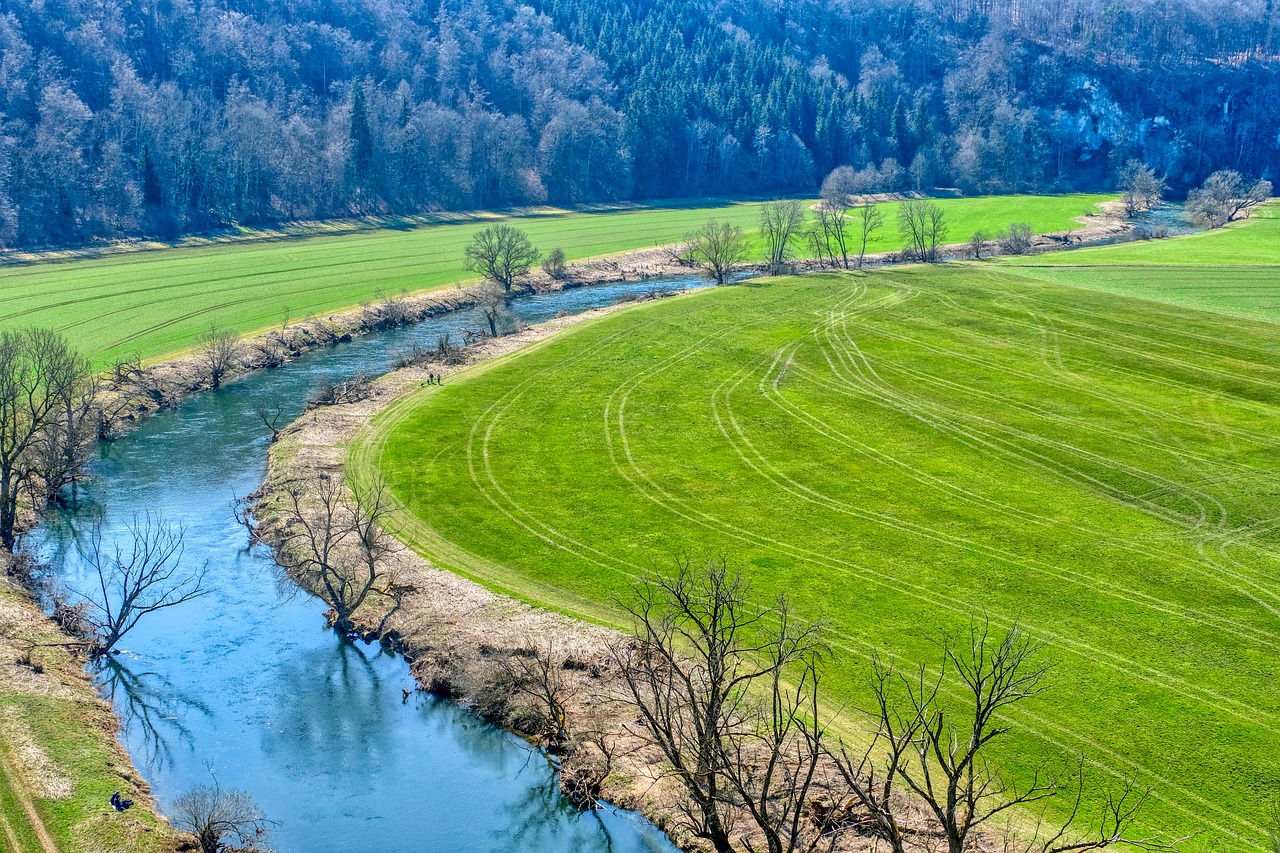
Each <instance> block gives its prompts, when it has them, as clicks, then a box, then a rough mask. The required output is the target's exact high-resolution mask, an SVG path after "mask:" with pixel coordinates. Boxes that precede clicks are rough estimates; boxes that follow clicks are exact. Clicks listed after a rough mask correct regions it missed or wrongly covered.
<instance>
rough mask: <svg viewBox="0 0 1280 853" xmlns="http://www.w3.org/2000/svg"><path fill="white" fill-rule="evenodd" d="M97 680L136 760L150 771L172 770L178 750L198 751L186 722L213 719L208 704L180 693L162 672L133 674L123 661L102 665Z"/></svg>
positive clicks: (113, 660) (192, 733)
mask: <svg viewBox="0 0 1280 853" xmlns="http://www.w3.org/2000/svg"><path fill="white" fill-rule="evenodd" d="M97 666H98V673H97V677H96V679H95V681H96V682H97V684H98V686H99V687H100V688H101V691H102V695H103V697H104V698H106V699H107V701H109V702H110V703H111V704H112V706H113V707H114V708H115V709H116V715H117V716H118V717H119V718H120V722H121V724H122V725H123V726H124V727H125V729H126V730H128V731H129V732H131V733H132V735H133V737H132V738H131V741H132V743H133V744H134V750H135V752H136V754H135V755H134V756H133V758H134V761H135V762H136V763H137V764H139V765H141V766H143V767H146V768H148V769H152V770H154V769H156V768H171V767H173V765H174V752H173V750H174V747H175V746H179V745H180V746H184V747H186V751H188V752H190V751H192V750H194V748H195V745H196V738H195V733H194V732H193V731H192V730H191V728H190V727H189V726H188V725H187V724H186V723H185V722H184V720H186V719H188V718H189V715H192V714H199V715H203V716H204V717H205V718H212V716H213V715H212V713H211V712H210V711H209V707H208V705H206V704H205V703H204V702H202V701H200V699H198V698H196V697H194V696H190V695H187V694H186V693H184V692H183V691H181V690H179V689H178V688H177V687H176V686H175V685H174V684H173V682H171V681H170V680H169V679H167V678H165V677H164V676H163V675H161V674H160V673H158V672H137V673H135V672H133V671H132V670H131V669H130V668H129V667H128V666H126V665H125V664H124V663H122V662H121V661H120V659H119V658H109V659H107V660H105V661H103V662H101V663H99V664H98V665H97Z"/></svg>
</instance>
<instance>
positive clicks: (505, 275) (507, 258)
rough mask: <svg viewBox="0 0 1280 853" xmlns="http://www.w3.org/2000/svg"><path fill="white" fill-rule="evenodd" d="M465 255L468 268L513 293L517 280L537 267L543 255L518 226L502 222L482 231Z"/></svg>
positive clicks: (478, 233) (474, 238)
mask: <svg viewBox="0 0 1280 853" xmlns="http://www.w3.org/2000/svg"><path fill="white" fill-rule="evenodd" d="M463 255H464V260H465V263H466V268H467V269H469V270H471V271H472V272H474V273H478V274H479V275H482V276H484V277H485V278H487V279H489V280H490V281H492V282H496V283H498V284H500V285H502V289H503V290H506V291H509V290H511V287H512V285H514V284H515V280H516V279H517V278H519V277H520V276H522V275H524V274H525V273H527V272H528V271H529V270H530V269H532V268H533V265H534V264H536V263H537V262H538V258H539V257H540V256H541V253H540V252H539V251H538V250H537V249H535V248H534V247H533V243H532V242H530V240H529V235H527V234H525V233H524V232H523V231H521V230H520V229H519V228H516V227H515V226H512V225H507V224H505V223H499V224H497V225H490V226H489V227H488V228H484V229H482V230H480V231H478V232H477V233H476V235H475V236H474V237H473V238H471V243H470V244H469V245H468V246H467V248H466V249H465V250H464V252H463Z"/></svg>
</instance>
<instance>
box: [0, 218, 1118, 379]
mask: <svg viewBox="0 0 1280 853" xmlns="http://www.w3.org/2000/svg"><path fill="white" fill-rule="evenodd" d="M1105 198H1107V196H1085V195H1070V196H1007V197H999V196H993V197H986V198H973V199H944V200H941V201H940V202H939V203H940V204H941V205H942V206H943V207H944V208H945V209H946V211H947V216H948V219H949V223H950V237H949V239H952V240H957V241H958V240H967V239H968V238H969V236H970V235H971V234H972V233H973V232H974V231H975V230H978V229H986V230H988V231H995V230H998V229H999V228H1001V227H1003V226H1004V225H1006V224H1007V223H1008V222H1009V221H1010V220H1011V219H1018V220H1025V221H1027V222H1028V223H1030V224H1031V225H1032V227H1033V228H1034V229H1035V230H1037V231H1040V232H1047V231H1057V230H1065V229H1069V228H1073V227H1076V226H1077V223H1075V222H1074V219H1075V218H1076V217H1078V216H1080V215H1081V214H1083V213H1085V212H1088V211H1090V210H1092V209H1093V206H1094V204H1095V203H1096V202H1098V201H1101V200H1103V199H1105ZM710 218H718V219H721V220H727V221H731V222H734V223H736V224H738V225H740V226H742V228H743V229H744V230H746V231H748V232H749V233H751V234H752V235H754V233H755V229H756V227H757V223H758V218H759V204H757V203H732V202H725V203H719V204H717V203H703V204H702V205H700V206H697V205H695V206H672V205H666V206H664V205H655V206H652V207H643V208H637V209H629V210H621V211H613V212H605V213H581V212H579V213H568V212H563V211H561V212H547V213H543V214H539V215H530V216H524V217H518V218H517V219H515V220H513V221H515V222H516V223H517V224H518V225H519V226H520V227H521V228H524V229H525V230H526V231H528V233H529V235H530V237H531V238H532V239H533V241H534V243H535V244H536V245H537V246H538V247H540V248H541V249H543V250H544V251H545V250H549V249H551V248H553V247H555V246H560V247H562V248H563V249H564V250H565V252H566V254H567V255H568V256H569V258H570V259H582V258H587V257H596V256H601V255H609V254H615V253H618V252H623V251H628V250H634V249H643V248H649V247H652V246H656V245H662V244H667V243H672V242H676V241H678V240H679V239H680V238H681V237H682V236H683V235H684V234H686V233H687V232H689V231H690V230H692V229H694V228H696V227H698V226H699V225H701V224H703V223H704V222H706V221H707V220H708V219H710ZM886 218H887V219H888V220H889V221H888V223H887V224H886V227H885V228H884V229H882V231H881V233H880V235H879V239H878V240H877V242H876V244H875V246H874V247H873V249H874V250H875V251H885V250H890V249H896V248H900V243H901V241H900V238H899V237H898V236H897V233H896V231H895V230H894V221H895V220H894V216H893V214H892V211H888V216H887V217H886ZM491 221H494V218H493V217H484V216H475V217H454V218H453V219H442V221H441V222H440V223H439V224H434V225H426V226H423V227H416V228H407V229H405V230H395V229H381V230H370V231H363V232H358V233H354V234H346V235H339V236H316V237H305V238H288V239H279V240H271V241H256V242H254V241H251V242H241V243H228V244H223V245H214V246H206V247H197V248H179V249H171V250H162V251H155V252H138V253H133V254H123V255H117V256H113V257H106V258H96V259H89V260H72V261H65V262H60V263H40V264H34V265H29V266H11V267H6V268H0V327H4V328H17V327H23V326H48V327H52V328H56V329H58V330H60V331H62V332H65V333H66V334H67V335H68V336H70V337H71V338H72V339H73V341H74V342H75V343H76V345H77V346H78V347H80V349H81V350H82V351H83V352H85V353H86V354H89V355H91V356H93V357H94V358H96V359H98V360H99V361H104V360H106V359H108V358H109V357H111V356H116V355H126V354H130V353H138V354H141V355H142V356H143V357H145V358H154V357H158V356H162V355H166V354H170V353H173V352H177V351H181V350H183V349H186V348H189V347H190V346H192V345H193V344H194V342H195V340H196V338H197V337H198V336H199V334H200V333H201V332H202V331H204V330H206V329H207V328H208V327H209V324H210V323H216V324H218V325H219V326H222V327H224V328H230V329H235V330H237V331H251V330H258V329H265V328H270V327H272V326H275V325H278V324H280V323H281V322H282V321H283V320H284V318H286V317H288V318H292V319H295V320H297V319H301V318H303V317H305V316H306V315H308V314H324V313H326V312H333V311H336V310H338V309H341V308H346V307H350V306H355V305H359V304H360V303H361V302H365V301H369V300H373V299H376V298H377V297H378V295H379V294H384V295H394V294H397V293H400V292H402V291H410V292H417V291H424V290H429V289H432V288H438V287H445V286H449V285H452V284H454V283H457V282H460V281H467V280H470V279H472V278H474V277H473V276H472V274H470V273H468V272H467V271H466V270H464V269H463V268H462V251H463V248H464V247H465V246H466V244H467V242H468V241H469V240H470V239H471V235H472V234H473V233H474V232H475V231H476V230H478V229H479V228H481V227H484V225H485V224H487V223H489V222H491ZM757 251H758V250H757Z"/></svg>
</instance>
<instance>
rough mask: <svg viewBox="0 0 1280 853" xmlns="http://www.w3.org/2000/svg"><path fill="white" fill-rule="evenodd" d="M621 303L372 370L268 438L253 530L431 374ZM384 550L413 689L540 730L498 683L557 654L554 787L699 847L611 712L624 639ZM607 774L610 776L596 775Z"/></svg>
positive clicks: (668, 785) (674, 791)
mask: <svg viewBox="0 0 1280 853" xmlns="http://www.w3.org/2000/svg"><path fill="white" fill-rule="evenodd" d="M691 296H692V294H677V295H676V296H674V297H670V298H691ZM625 307H627V305H625V304H624V305H615V306H610V307H606V308H598V309H594V310H591V311H587V312H585V313H582V314H577V315H573V316H569V317H561V318H556V319H554V320H551V321H549V322H546V323H542V324H538V325H536V326H532V327H529V328H527V329H524V330H521V331H519V332H516V333H514V334H511V335H507V336H505V337H500V338H489V339H485V340H483V341H481V342H478V343H476V344H473V345H471V346H469V347H467V348H466V349H465V351H464V357H465V363H464V364H446V363H443V362H429V363H425V364H422V365H416V366H409V367H404V368H400V369H398V370H395V371H392V372H391V373H388V374H387V375H385V376H383V377H381V378H380V379H378V380H376V381H374V382H373V384H372V386H371V388H370V394H369V396H368V397H367V398H366V399H363V400H359V401H355V402H352V403H347V404H341V405H334V406H321V407H317V408H315V409H312V410H311V411H309V412H308V413H307V414H305V415H303V416H302V417H301V418H299V419H298V420H297V421H295V422H294V423H293V424H291V425H290V426H289V427H287V428H286V429H285V430H284V431H283V432H282V433H281V435H280V438H279V440H278V441H277V442H276V443H275V444H274V445H273V447H272V450H271V456H270V466H269V469H268V475H267V479H266V482H265V483H264V484H263V487H262V489H261V490H260V491H259V492H258V494H257V495H255V499H256V504H255V506H254V514H255V516H256V517H257V518H258V519H259V520H260V523H259V526H258V528H257V537H258V538H259V540H260V541H262V542H263V543H265V544H267V545H269V546H273V547H274V546H276V545H278V544H279V541H280V537H279V533H280V524H281V514H280V511H279V509H278V505H277V501H278V500H279V499H280V496H281V489H282V488H283V487H284V486H285V485H286V484H288V483H290V482H291V481H295V480H298V479H311V478H315V477H317V476H319V475H321V474H327V475H329V476H335V477H337V476H341V475H342V473H343V469H344V465H345V460H346V456H347V453H348V449H349V447H350V445H351V442H352V441H353V440H354V439H355V438H356V436H357V435H359V433H360V432H361V430H362V429H363V428H364V427H365V426H366V425H367V424H368V423H369V421H370V420H371V419H372V418H373V417H375V416H376V415H377V414H378V413H379V412H381V411H383V410H384V409H386V408H387V407H388V406H390V405H391V404H392V403H394V402H395V401H396V400H398V399H400V398H401V397H402V396H403V395H404V394H406V393H410V392H413V391H417V390H419V389H420V388H422V387H424V385H425V383H426V381H427V378H428V375H429V374H436V375H439V376H442V377H443V381H444V382H446V383H447V382H451V381H453V380H454V379H456V378H458V377H459V376H461V375H465V374H466V373H467V372H470V371H474V370H482V369H484V368H485V366H486V365H489V364H492V363H496V362H497V361H498V360H501V359H503V358H506V357H509V356H512V355H515V354H517V353H520V352H524V351H527V350H528V349H529V348H531V347H536V346H538V345H540V344H542V343H545V342H547V341H549V340H551V339H553V338H555V337H556V336H557V335H559V334H560V333H562V332H563V331H565V330H566V329H569V328H571V327H573V326H576V325H579V324H581V323H585V322H590V321H591V320H594V319H597V318H599V317H603V316H605V315H607V314H610V313H612V312H614V311H617V310H620V309H622V308H625ZM390 560H391V571H392V572H393V573H394V575H395V576H396V579H397V583H398V584H403V585H407V586H410V587H412V590H413V591H412V592H411V593H409V595H408V596H407V597H406V598H405V601H404V603H403V605H402V607H401V609H400V611H399V612H397V613H395V614H393V615H392V616H391V618H390V620H389V621H388V624H387V629H386V634H387V635H388V636H389V637H395V638H396V640H395V642H394V646H395V647H396V648H397V649H398V650H399V651H401V652H402V653H403V654H404V655H405V657H406V659H407V660H408V661H409V665H410V671H411V672H412V674H413V677H414V679H415V681H416V683H417V684H418V686H419V687H420V689H422V690H424V691H427V692H430V693H433V694H435V695H439V696H444V697H448V698H451V699H454V700H456V701H460V702H462V703H463V704H465V705H467V706H469V707H471V708H472V709H473V710H474V711H475V712H476V713H478V714H479V715H480V716H483V717H485V718H486V719H488V720H489V721H490V722H493V723H496V724H499V725H505V726H506V727H508V728H510V729H511V730H513V731H516V732H517V733H518V734H521V735H523V736H525V737H527V738H529V739H531V740H537V737H538V734H539V732H538V728H537V725H536V722H535V721H534V718H535V717H536V713H525V712H528V711H529V709H526V708H522V707H520V702H519V701H518V700H517V699H516V698H515V697H513V696H511V695H509V692H508V690H507V687H506V686H504V685H503V683H502V682H503V680H504V673H505V672H506V669H507V664H508V663H509V662H510V661H511V660H512V658H513V657H520V656H524V657H525V658H526V659H527V658H528V657H529V656H530V655H532V656H535V657H536V656H543V657H547V656H550V657H552V658H554V659H555V660H556V668H557V678H558V679H560V689H561V691H562V692H563V694H564V695H565V696H566V697H570V698H569V708H568V715H569V717H570V719H571V726H572V729H573V730H574V731H575V732H579V733H580V734H581V736H582V737H583V738H585V740H582V741H580V742H578V743H576V744H574V745H573V746H572V747H571V748H570V749H569V751H568V752H567V754H565V755H563V756H562V763H561V767H560V770H561V780H562V781H561V784H562V788H565V789H568V791H567V792H568V793H570V794H571V795H574V796H577V795H579V794H580V793H581V792H580V791H577V790H574V789H575V786H576V785H577V784H578V783H582V784H586V785H587V786H588V787H590V788H591V795H592V798H593V799H594V797H596V796H598V797H600V798H603V799H605V800H607V801H609V802H611V803H614V804H616V805H618V806H621V807H623V808H627V809H633V810H635V811H638V812H640V813H642V814H643V815H644V816H645V817H647V818H649V819H650V820H651V821H653V822H654V823H655V824H656V825H657V826H658V827H659V828H661V829H662V830H663V831H665V832H667V833H668V835H670V836H671V837H672V839H673V840H674V841H675V842H676V843H677V844H678V845H679V846H680V847H682V848H684V849H696V839H695V838H693V837H692V836H691V835H689V834H688V833H687V832H686V831H684V830H682V827H681V824H680V820H679V811H678V807H677V806H678V803H679V802H680V794H681V791H680V790H679V789H678V788H677V787H675V786H674V783H673V780H671V779H668V778H664V775H663V773H662V771H661V769H660V762H659V759H658V756H656V755H652V754H649V753H647V752H646V750H645V748H644V744H643V742H642V741H640V740H639V739H638V738H635V737H633V736H630V735H628V734H627V732H626V730H625V723H626V722H627V721H626V720H624V719H623V718H622V717H621V716H620V714H619V712H620V710H621V708H620V706H619V705H618V704H617V702H616V696H617V695H620V694H619V692H618V688H619V686H620V685H619V683H618V681H617V680H616V678H615V677H614V676H615V672H614V666H613V662H612V656H611V654H610V651H609V650H610V647H611V646H612V645H613V644H614V643H617V642H619V641H621V640H623V636H622V635H621V634H619V633H617V632H615V631H612V630H609V629H606V628H603V627H600V626H597V625H591V624H587V623H584V622H581V621H578V620H575V619H571V618H569V617H567V616H564V615H561V614H557V613H553V612H550V611H547V610H543V609H541V608H537V607H534V606H532V605H529V604H527V603H524V602H520V601H517V600H516V599H513V598H510V597H508V596H504V595H500V594H498V593H495V592H493V591H491V590H489V589H487V588H485V587H484V586H481V585H480V584H478V583H475V582H474V581H471V580H468V579H466V578H463V577H461V576H459V575H456V574H454V573H452V572H449V571H444V570H441V569H437V568H435V567H434V566H432V565H431V564H430V563H428V562H427V561H426V560H424V559H422V558H420V557H418V556H417V555H416V554H414V553H413V552H412V551H409V550H407V549H405V550H401V551H398V552H397V553H395V554H393V555H392V556H391V558H390ZM365 618H366V619H369V618H373V617H371V616H369V615H366V617H365ZM375 621H376V619H375ZM369 639H370V640H372V639H374V638H373V637H372V636H370V637H369ZM588 730H590V732H589V733H588ZM601 737H605V738H608V739H610V740H611V741H616V743H611V744H610V746H607V747H606V748H605V749H606V751H610V750H612V751H613V752H615V753H616V754H615V756H614V759H613V762H612V763H611V765H610V766H609V767H608V768H607V770H608V772H607V774H606V773H603V772H602V771H603V770H605V767H604V764H605V763H608V762H606V760H605V755H604V752H602V750H601V749H600V748H599V746H598V745H597V744H598V741H599V739H600V738H601ZM593 741H594V742H595V743H594V744H593ZM606 775H607V779H605V778H602V777H604V776H606Z"/></svg>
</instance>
